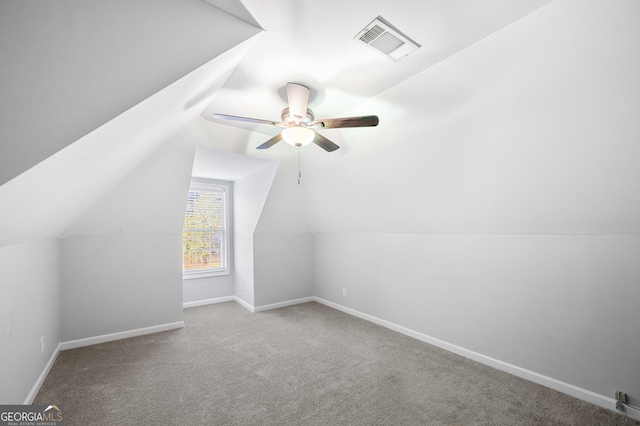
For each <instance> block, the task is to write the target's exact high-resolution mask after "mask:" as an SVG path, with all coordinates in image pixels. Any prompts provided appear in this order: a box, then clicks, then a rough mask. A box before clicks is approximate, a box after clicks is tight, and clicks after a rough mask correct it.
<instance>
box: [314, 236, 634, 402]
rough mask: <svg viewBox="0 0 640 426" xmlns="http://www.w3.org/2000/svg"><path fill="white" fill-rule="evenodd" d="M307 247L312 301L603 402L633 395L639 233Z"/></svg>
mask: <svg viewBox="0 0 640 426" xmlns="http://www.w3.org/2000/svg"><path fill="white" fill-rule="evenodd" d="M314 252H315V267H314V282H315V295H316V296H318V297H321V298H323V299H327V300H330V301H333V302H335V303H339V304H341V305H344V306H346V307H349V308H352V309H355V310H357V311H360V312H365V313H367V314H369V315H373V316H375V317H378V318H382V319H385V320H387V321H391V322H393V323H395V324H399V325H402V326H404V327H407V328H409V329H412V330H414V331H418V332H420V333H423V334H426V335H428V336H431V337H435V338H437V339H441V340H444V341H446V342H448V343H452V344H455V345H458V346H461V347H463V348H465V349H468V350H471V351H475V352H478V353H481V354H483V355H485V356H489V357H492V358H495V359H498V360H501V361H503V362H507V363H510V364H513V365H517V366H519V367H522V368H525V369H528V370H531V371H534V372H537V373H540V374H543V375H546V376H549V377H553V378H555V379H557V380H561V381H564V382H566V383H570V384H573V385H576V386H579V387H582V388H584V389H588V390H591V391H593V392H596V393H598V394H601V395H605V396H609V397H613V393H614V391H615V390H625V391H626V392H629V393H630V394H631V395H637V394H638V391H639V389H638V374H639V372H638V369H637V366H638V365H640V327H639V326H638V325H639V324H640V288H639V287H638V285H637V282H638V281H639V280H640V237H615V236H570V235H558V236H537V235H429V234H371V233H362V234H347V233H336V234H331V233H327V234H316V235H315V238H314ZM343 288H347V296H346V297H344V296H343V295H342V289H343Z"/></svg>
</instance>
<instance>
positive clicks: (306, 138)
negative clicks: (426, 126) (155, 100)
mask: <svg viewBox="0 0 640 426" xmlns="http://www.w3.org/2000/svg"><path fill="white" fill-rule="evenodd" d="M286 90H287V101H288V103H289V106H288V107H287V108H285V109H283V110H282V114H281V115H280V118H281V120H282V121H270V120H261V119H259V118H249V117H239V116H236V115H226V114H213V118H217V119H222V120H233V121H244V122H248V123H257V124H268V125H271V126H277V127H282V131H281V132H280V133H278V134H277V135H275V136H274V137H272V138H271V139H269V140H268V141H266V142H264V143H263V144H261V145H259V146H258V147H257V149H267V148H270V147H272V146H273V145H275V144H277V143H278V142H280V141H281V140H284V141H285V142H287V143H288V144H290V145H294V146H298V147H300V146H304V145H307V144H309V143H311V142H313V143H315V144H316V145H318V146H319V147H320V148H322V149H324V150H325V151H328V152H331V151H335V150H336V149H338V148H340V147H339V146H338V145H336V144H335V143H333V142H331V141H330V140H329V139H327V138H325V137H324V136H322V135H321V134H320V133H318V132H316V131H315V130H314V129H336V128H342V127H372V126H377V125H378V122H379V120H378V116H376V115H365V116H362V117H343V118H324V119H321V120H316V119H315V116H314V114H313V111H311V110H310V109H309V108H307V106H308V103H309V88H307V87H305V86H303V85H301V84H297V83H287V85H286Z"/></svg>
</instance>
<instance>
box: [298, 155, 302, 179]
mask: <svg viewBox="0 0 640 426" xmlns="http://www.w3.org/2000/svg"><path fill="white" fill-rule="evenodd" d="M301 151H302V150H301V149H300V147H298V185H300V181H302V168H301V167H300V157H301Z"/></svg>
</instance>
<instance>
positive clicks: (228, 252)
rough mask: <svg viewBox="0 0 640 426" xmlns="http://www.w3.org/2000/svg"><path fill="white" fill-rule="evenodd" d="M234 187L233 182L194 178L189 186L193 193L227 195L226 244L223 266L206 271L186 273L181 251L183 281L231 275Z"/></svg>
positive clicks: (225, 207)
mask: <svg viewBox="0 0 640 426" xmlns="http://www.w3.org/2000/svg"><path fill="white" fill-rule="evenodd" d="M232 188H233V186H232V183H231V182H227V181H219V180H213V179H204V178H192V179H191V183H190V185H189V192H192V191H203V192H206V191H212V190H213V191H220V190H221V191H222V192H223V193H224V194H225V197H224V200H225V202H224V228H223V233H224V237H223V240H224V244H223V245H222V247H221V256H220V257H221V259H222V263H223V266H222V267H220V268H215V269H205V270H200V271H185V269H184V250H182V249H181V254H182V279H183V280H189V279H195V278H207V277H218V276H224V275H230V274H231V261H232V249H231V241H232V238H233V236H232V229H233V226H232V217H233V216H232V204H233V189H232ZM184 217H186V204H185V216H184ZM184 232H185V228H184V218H183V225H182V238H184Z"/></svg>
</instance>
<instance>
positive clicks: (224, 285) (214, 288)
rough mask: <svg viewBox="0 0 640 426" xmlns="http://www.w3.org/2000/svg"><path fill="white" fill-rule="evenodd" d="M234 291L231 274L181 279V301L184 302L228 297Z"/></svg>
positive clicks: (233, 280)
mask: <svg viewBox="0 0 640 426" xmlns="http://www.w3.org/2000/svg"><path fill="white" fill-rule="evenodd" d="M234 293H235V279H234V277H233V274H229V275H221V276H217V277H205V278H191V279H188V280H183V281H182V301H183V302H184V303H188V302H199V301H202V300H209V299H217V298H220V297H229V296H233V295H234Z"/></svg>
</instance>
